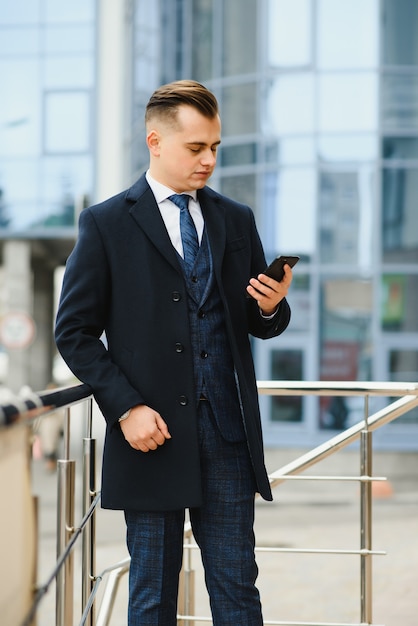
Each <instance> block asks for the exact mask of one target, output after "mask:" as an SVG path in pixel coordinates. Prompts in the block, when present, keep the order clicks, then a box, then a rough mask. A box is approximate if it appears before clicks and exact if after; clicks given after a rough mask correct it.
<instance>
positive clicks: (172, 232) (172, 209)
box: [145, 171, 205, 258]
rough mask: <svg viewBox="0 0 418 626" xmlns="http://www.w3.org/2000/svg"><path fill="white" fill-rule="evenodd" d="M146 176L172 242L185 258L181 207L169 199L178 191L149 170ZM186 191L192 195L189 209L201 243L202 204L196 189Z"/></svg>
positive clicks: (203, 223) (202, 226)
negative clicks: (181, 230)
mask: <svg viewBox="0 0 418 626" xmlns="http://www.w3.org/2000/svg"><path fill="white" fill-rule="evenodd" d="M145 177H146V179H147V182H148V184H149V186H150V187H151V191H152V193H153V194H154V196H155V200H156V202H157V204H158V208H159V209H160V213H161V217H162V218H163V220H164V224H165V227H166V229H167V232H168V234H169V237H170V239H171V243H172V244H173V246H174V247H175V249H176V250H177V252H178V253H179V254H180V255H181V256H182V257H183V258H184V255H183V243H182V240H181V232H180V209H179V207H178V206H177V205H175V204H174V202H171V200H169V199H168V198H169V196H172V195H173V194H174V193H176V192H175V191H173V190H172V189H170V188H169V187H166V186H165V185H163V184H161V183H159V182H158V181H157V180H155V179H154V178H152V176H151V174H150V173H149V171H147V173H146V174H145ZM184 193H185V194H188V195H189V196H191V199H190V200H189V211H190V215H191V216H192V219H193V221H194V224H195V226H196V230H197V236H198V238H199V244H200V242H201V241H202V235H203V228H204V226H205V222H204V220H203V215H202V209H201V208H200V204H199V202H198V200H197V193H196V191H185V192H184Z"/></svg>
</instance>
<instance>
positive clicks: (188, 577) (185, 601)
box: [177, 528, 195, 626]
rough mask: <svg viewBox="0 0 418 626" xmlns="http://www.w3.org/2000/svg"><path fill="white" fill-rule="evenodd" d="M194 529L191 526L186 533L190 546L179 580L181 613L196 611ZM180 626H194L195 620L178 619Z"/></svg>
mask: <svg viewBox="0 0 418 626" xmlns="http://www.w3.org/2000/svg"><path fill="white" fill-rule="evenodd" d="M192 536H193V535H192V531H191V529H190V528H189V529H188V530H187V531H186V532H185V534H184V538H185V540H186V539H187V545H188V546H189V547H187V548H186V550H185V553H184V557H183V565H182V568H181V572H180V580H179V597H178V607H179V611H180V614H181V615H194V611H195V572H194V570H193V568H192V554H191V548H190V544H191V539H192ZM177 624H178V626H186V624H188V625H189V626H194V624H195V622H194V620H192V621H190V620H187V622H186V620H182V619H180V620H178V622H177Z"/></svg>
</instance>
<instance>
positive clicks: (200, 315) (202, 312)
mask: <svg viewBox="0 0 418 626" xmlns="http://www.w3.org/2000/svg"><path fill="white" fill-rule="evenodd" d="M205 315H206V313H205V312H204V311H202V309H199V312H198V314H197V316H198V317H200V319H203V318H204V317H205Z"/></svg>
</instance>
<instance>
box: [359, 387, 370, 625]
mask: <svg viewBox="0 0 418 626" xmlns="http://www.w3.org/2000/svg"><path fill="white" fill-rule="evenodd" d="M368 400H369V398H368V396H367V395H366V396H365V398H364V410H365V415H364V423H365V426H366V428H365V430H363V431H362V432H361V434H360V454H361V461H360V465H361V467H360V476H363V477H371V476H372V433H371V432H370V431H369V429H368V412H369V411H368ZM360 532H361V541H360V543H361V550H362V551H363V550H364V551H367V552H369V551H371V550H372V482H371V481H370V480H366V481H362V482H361V483H360ZM360 614H361V617H360V620H361V623H362V624H363V623H364V624H371V623H372V555H371V554H361V555H360Z"/></svg>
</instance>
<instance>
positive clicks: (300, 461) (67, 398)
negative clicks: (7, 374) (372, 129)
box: [0, 381, 418, 624]
mask: <svg viewBox="0 0 418 626" xmlns="http://www.w3.org/2000/svg"><path fill="white" fill-rule="evenodd" d="M257 386H258V391H259V394H260V395H270V396H278V395H281V396H285V395H288V396H296V395H297V396H311V395H313V396H363V397H364V398H365V411H364V420H362V421H360V422H358V423H357V424H355V425H354V426H352V427H351V428H349V429H347V430H345V431H342V432H341V433H339V434H337V435H336V436H334V437H332V438H331V439H329V440H327V441H326V442H325V443H323V444H321V445H319V446H317V447H316V448H314V449H313V450H310V451H309V452H308V453H306V454H304V455H302V456H300V457H299V458H297V459H295V460H294V461H292V462H291V463H288V464H287V465H285V466H283V467H281V468H279V469H278V470H276V471H275V472H273V473H271V474H270V475H269V479H270V483H271V486H272V487H275V486H277V485H279V484H280V483H282V482H284V481H285V480H287V479H289V478H292V477H293V478H296V477H297V474H300V473H301V472H303V471H305V470H306V469H308V468H309V467H311V466H312V465H314V464H316V463H317V462H319V461H321V460H322V459H324V458H326V457H328V456H330V455H331V454H333V453H334V452H337V451H338V450H339V449H341V448H343V447H346V446H348V445H350V444H351V443H353V442H354V441H355V440H357V439H360V438H362V437H363V436H367V435H369V434H370V433H371V431H374V430H376V429H377V428H379V427H380V426H383V425H385V424H387V423H389V422H391V421H393V420H394V419H396V418H397V417H399V416H400V415H402V414H404V413H406V412H407V411H409V410H410V409H412V408H414V407H416V406H418V383H393V382H361V381H257ZM369 396H387V397H397V396H401V397H399V399H398V400H396V401H394V402H392V403H391V404H390V405H388V406H387V407H385V408H384V409H382V410H380V411H378V412H376V413H374V414H373V415H370V416H369V415H368V398H369ZM91 398H92V389H91V388H90V387H89V386H88V385H86V384H75V385H73V386H69V387H63V388H59V389H56V390H45V391H41V392H38V393H37V392H32V391H30V390H29V392H26V393H25V394H24V395H18V396H12V394H9V396H7V401H6V403H2V404H1V403H0V429H1V428H2V427H7V426H11V425H13V424H16V423H28V424H30V423H31V422H32V421H33V420H35V419H37V418H39V417H40V416H43V415H46V414H47V413H49V412H51V411H53V410H55V409H57V408H69V407H70V406H72V405H75V404H78V403H79V402H81V401H83V400H87V399H90V400H91ZM90 419H91V418H90ZM366 465H367V464H366ZM366 465H365V467H366ZM363 474H364V476H363ZM299 478H300V477H299ZM372 478H373V479H374V480H376V477H371V476H370V472H369V473H368V472H367V471H363V472H362V476H360V477H357V479H358V480H360V481H361V485H362V489H363V492H364V497H363V499H364V506H365V509H366V508H367V509H368V508H369V507H370V502H367V499H368V500H370V493H371V492H370V482H371V480H372ZM354 479H356V477H354ZM363 479H364V482H362V481H363ZM378 480H380V479H378ZM95 504H97V502H96V503H95ZM94 507H95V505H94ZM365 515H366V518H367V516H368V511H365ZM366 521H367V523H368V525H369V521H368V520H367V519H366ZM185 531H186V533H187V532H189V533H190V532H191V531H190V529H189V528H187V525H186V528H185ZM366 548H367V546H363V547H362V549H361V550H360V552H361V553H362V557H361V558H362V559H363V561H364V566H365V567H366V566H367V563H368V561H367V559H368V558H369V557H370V555H371V554H372V552H371V551H370V550H369V549H366ZM360 552H359V553H360ZM363 553H364V554H363ZM366 553H367V554H366ZM120 565H121V564H117V565H116V566H111V567H109V568H107V569H106V570H105V571H104V572H103V574H105V573H109V572H112V571H113V570H115V568H116V570H117V572H116V574H117V575H116V574H114V578H115V580H116V579H118V578H119V577H120V576H121V575H122V574H123V572H125V571H126V567H127V564H126V563H123V567H122V568H120V567H119V569H118V566H120ZM119 570H120V571H119ZM368 576H369V573H368V572H366V574H365V576H364V577H363V579H364V580H366V579H367V577H368ZM100 580H102V575H100V576H98V577H97V579H96V583H97V584H98V583H99V581H100ZM96 586H97V585H96ZM44 591H46V590H44ZM96 591H97V589H96V588H94V589H93V590H92V596H91V597H90V598H89V603H91V602H92V600H93V597H94V595H95V593H96ZM41 595H43V594H41ZM105 595H106V594H105ZM366 595H367V594H366ZM39 599H40V598H39V597H38V601H39ZM113 600H114V597H113V596H110V597H108V604H107V605H106V602H105V603H104V604H105V605H106V610H104V611H103V612H102V611H101V612H100V616H99V622H100V619H103V620H105V621H103V624H105V623H107V622H106V620H107V617H108V616H107V617H105V616H106V613H107V612H108V611H109V609H110V606H109V602H110V604H112V603H113ZM37 604H38V602H37V601H36V600H35V603H34V606H33V608H34V609H35V608H36V606H35V605H37ZM368 605H370V602H368V603H366V605H365V606H366V609H365V610H366V613H365V614H367V611H368V609H367V606H368ZM103 608H104V607H103ZM363 617H364V615H363ZM183 619H184V620H185V621H188V619H187V620H186V618H185V616H183ZM363 621H364V620H363ZM82 623H83V624H84V623H85V621H82ZM89 623H90V622H89ZM274 623H276V622H274ZM277 623H279V622H277Z"/></svg>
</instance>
